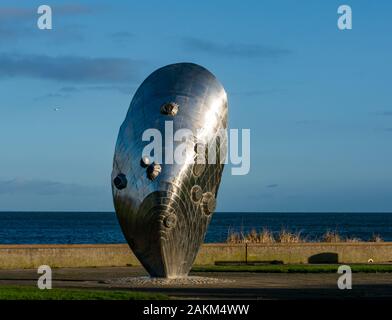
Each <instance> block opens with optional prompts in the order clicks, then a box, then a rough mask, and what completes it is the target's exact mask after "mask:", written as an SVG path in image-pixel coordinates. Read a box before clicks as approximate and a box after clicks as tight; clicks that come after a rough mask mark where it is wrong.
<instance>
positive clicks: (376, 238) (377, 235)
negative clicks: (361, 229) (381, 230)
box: [369, 234, 384, 242]
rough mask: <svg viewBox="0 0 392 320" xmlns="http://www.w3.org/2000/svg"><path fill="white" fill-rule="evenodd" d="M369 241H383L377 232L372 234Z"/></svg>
mask: <svg viewBox="0 0 392 320" xmlns="http://www.w3.org/2000/svg"><path fill="white" fill-rule="evenodd" d="M369 241H370V242H383V241H384V240H383V239H382V238H381V237H380V235H379V234H373V236H372V237H371V239H370V240H369Z"/></svg>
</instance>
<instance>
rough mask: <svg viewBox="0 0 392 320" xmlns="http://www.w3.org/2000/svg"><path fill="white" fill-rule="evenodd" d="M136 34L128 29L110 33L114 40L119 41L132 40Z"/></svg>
mask: <svg viewBox="0 0 392 320" xmlns="http://www.w3.org/2000/svg"><path fill="white" fill-rule="evenodd" d="M134 36H135V35H134V34H133V33H131V32H128V31H120V32H114V33H111V34H109V37H110V38H111V39H113V40H114V41H119V42H123V41H127V40H130V39H132V38H133V37H134Z"/></svg>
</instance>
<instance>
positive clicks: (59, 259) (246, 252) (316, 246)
mask: <svg viewBox="0 0 392 320" xmlns="http://www.w3.org/2000/svg"><path fill="white" fill-rule="evenodd" d="M270 261H279V262H283V263H368V262H369V261H373V262H374V263H390V262H392V242H383V243H371V242H359V243H298V244H292V243H290V244H284V243H277V244H224V243H213V244H204V245H203V246H202V247H201V248H200V251H199V253H198V255H197V258H196V261H195V265H211V264H216V263H220V262H270ZM43 264H46V265H49V266H51V267H54V268H55V267H58V268H60V267H110V266H136V265H140V263H139V261H138V260H137V259H136V257H135V256H134V254H133V253H132V251H131V250H130V249H129V248H128V246H127V245H125V244H102V245H99V244H98V245H95V244H94V245H0V268H1V269H19V268H20V269H24V268H37V267H38V266H40V265H43Z"/></svg>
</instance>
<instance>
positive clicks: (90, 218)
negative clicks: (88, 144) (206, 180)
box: [0, 212, 392, 244]
mask: <svg viewBox="0 0 392 320" xmlns="http://www.w3.org/2000/svg"><path fill="white" fill-rule="evenodd" d="M263 228H266V229H268V230H270V231H272V232H274V233H279V232H280V231H281V230H287V231H290V232H295V233H300V234H301V237H302V238H304V239H306V240H309V241H316V240H317V239H320V238H321V237H322V236H323V234H325V232H326V231H333V232H337V233H339V235H340V236H341V237H343V238H345V237H349V238H359V239H361V240H369V239H370V238H372V237H373V235H378V236H380V237H381V238H382V239H383V240H384V241H392V213H371V212H369V213H317V212H314V213H311V212H309V213H283V212H216V213H214V215H213V218H212V220H211V223H210V226H209V228H208V231H207V234H206V238H205V242H207V243H211V242H225V241H226V239H227V237H228V234H229V233H232V232H238V233H240V234H241V233H242V234H246V233H247V232H249V231H251V230H252V229H255V230H256V231H259V230H262V229H263ZM86 243H88V244H94V243H100V244H101V243H102V244H103V243H125V239H124V236H123V235H122V233H121V229H120V226H119V224H118V222H117V218H116V214H115V213H114V212H0V244H86Z"/></svg>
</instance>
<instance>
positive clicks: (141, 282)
mask: <svg viewBox="0 0 392 320" xmlns="http://www.w3.org/2000/svg"><path fill="white" fill-rule="evenodd" d="M232 282H234V280H227V279H218V278H210V277H197V276H188V277H182V278H173V279H169V278H151V277H147V276H146V277H127V278H118V279H113V280H107V281H105V283H107V284H109V285H110V286H111V287H151V286H154V287H179V286H197V285H209V284H220V283H232Z"/></svg>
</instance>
